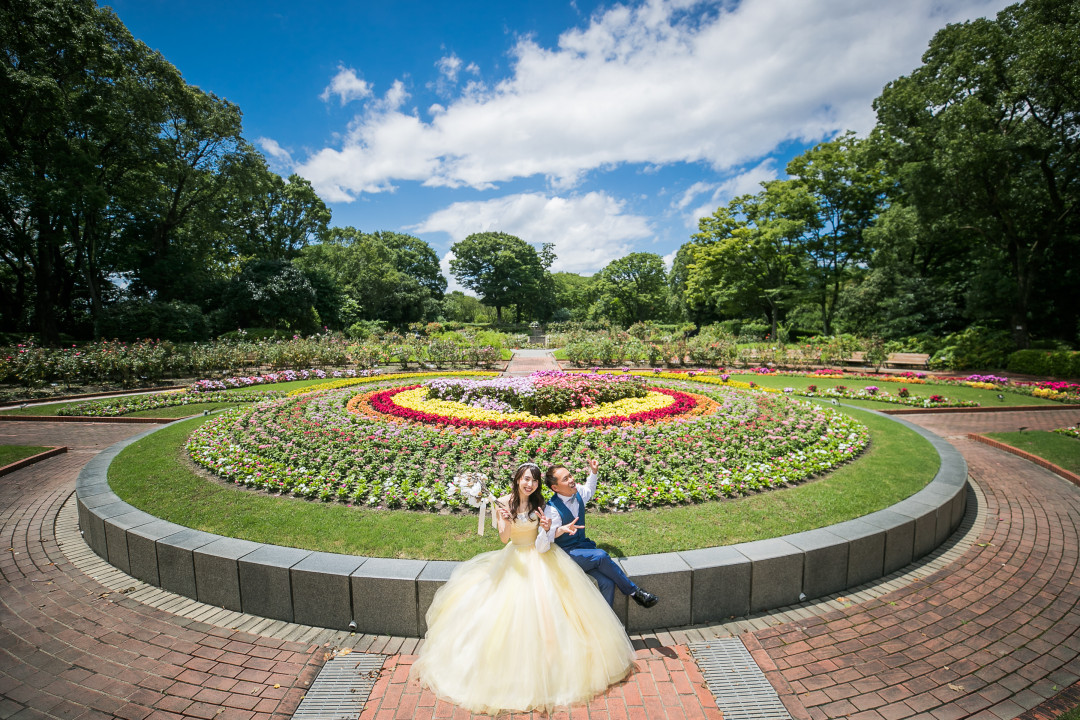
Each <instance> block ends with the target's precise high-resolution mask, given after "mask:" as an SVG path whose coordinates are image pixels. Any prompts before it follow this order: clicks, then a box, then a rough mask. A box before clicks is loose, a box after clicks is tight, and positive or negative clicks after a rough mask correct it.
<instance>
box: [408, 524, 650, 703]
mask: <svg viewBox="0 0 1080 720" xmlns="http://www.w3.org/2000/svg"><path fill="white" fill-rule="evenodd" d="M426 617H427V625H428V630H427V635H426V637H425V641H424V645H423V646H422V647H421V650H420V657H419V658H417V661H416V663H415V664H414V665H413V668H412V677H414V678H416V679H418V680H419V681H420V682H421V683H422V684H423V685H425V686H426V687H428V688H430V689H431V690H432V691H433V692H434V693H435V694H436V695H437V696H438V697H440V698H442V699H444V700H447V701H449V702H452V703H454V704H455V705H458V706H460V707H463V708H466V709H467V710H470V711H472V712H475V713H486V714H491V715H494V714H497V713H498V712H500V711H518V712H524V711H529V710H543V711H550V710H551V709H552V708H554V707H556V706H560V705H572V704H574V703H579V702H584V701H587V700H589V699H590V698H592V697H593V696H594V695H596V694H597V693H600V692H602V691H603V690H604V689H605V688H607V687H608V686H609V685H611V684H613V683H616V682H618V681H620V680H622V679H623V678H625V677H626V676H627V675H628V674H629V673H630V671H631V670H632V669H633V666H634V649H633V646H632V645H631V644H630V640H629V638H627V636H626V632H625V631H624V630H623V627H622V624H621V623H620V622H619V619H618V618H617V617H616V616H615V613H614V612H613V611H612V609H611V608H610V607H609V606H608V604H607V603H606V602H605V601H604V598H603V597H602V596H601V595H600V592H599V591H598V590H597V589H596V586H595V585H594V584H593V581H592V579H591V578H589V577H588V576H587V575H586V574H585V573H584V572H583V571H582V570H581V568H579V567H578V566H577V564H576V563H575V562H574V561H573V560H571V559H570V556H569V555H567V554H566V553H565V552H564V551H563V550H561V549H560V548H558V547H557V546H553V547H552V548H551V549H550V550H548V551H547V552H545V553H541V552H537V550H536V549H535V548H534V547H533V546H532V545H531V544H530V545H515V544H513V543H508V544H507V545H506V546H505V547H504V548H503V549H502V550H496V551H494V552H489V553H483V554H481V555H477V556H476V557H474V558H472V559H471V560H469V561H468V562H465V563H463V564H462V565H460V566H459V567H458V568H457V569H456V570H455V571H454V573H453V575H452V576H451V577H450V580H449V581H448V582H447V583H446V584H445V585H443V587H441V588H440V589H439V591H438V592H437V593H436V594H435V598H434V600H433V601H432V604H431V607H430V609H429V610H428V612H427V616H426Z"/></svg>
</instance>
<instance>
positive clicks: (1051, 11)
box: [874, 0, 1080, 347]
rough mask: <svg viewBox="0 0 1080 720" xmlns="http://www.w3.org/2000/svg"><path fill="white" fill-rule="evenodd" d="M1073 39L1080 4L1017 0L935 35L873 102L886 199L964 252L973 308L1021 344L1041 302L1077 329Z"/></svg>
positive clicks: (1077, 51)
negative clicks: (888, 174)
mask: <svg viewBox="0 0 1080 720" xmlns="http://www.w3.org/2000/svg"><path fill="white" fill-rule="evenodd" d="M1078 37H1080V3H1077V2H1075V0H1027V2H1024V3H1022V4H1017V5H1012V6H1009V7H1008V8H1006V9H1005V10H1003V11H1002V12H1000V13H999V14H998V15H997V17H996V18H995V19H992V20H990V19H978V20H973V21H970V22H966V23H962V24H956V25H949V26H947V27H946V28H944V29H943V30H941V31H939V32H938V33H937V34H936V35H935V36H934V38H933V40H932V41H931V43H930V47H929V49H928V50H927V52H926V54H925V55H924V56H923V65H922V66H920V67H919V68H917V69H916V70H915V71H914V72H913V73H912V74H911V75H909V76H906V77H901V78H899V79H897V80H895V81H894V82H892V83H889V85H887V86H886V87H885V90H884V91H883V92H882V94H881V96H880V97H879V98H878V99H877V100H876V101H875V102H874V108H875V110H876V111H877V114H878V132H879V133H880V134H881V136H882V139H883V141H884V144H885V145H886V146H887V148H888V161H889V163H890V166H891V170H892V172H893V173H894V174H895V175H896V177H897V178H898V179H899V184H900V192H899V194H898V197H897V198H896V201H897V202H899V203H902V204H906V205H910V206H911V207H912V208H914V209H915V211H916V213H917V216H918V220H919V223H920V225H921V230H922V232H924V233H925V234H927V235H929V236H932V237H933V240H934V242H937V243H940V244H943V245H961V246H962V247H963V248H964V249H966V250H967V253H968V255H969V257H970V258H971V263H970V264H971V267H972V268H973V270H974V277H973V279H972V291H971V292H969V293H968V300H969V303H972V304H974V305H975V307H969V308H968V311H969V313H971V314H978V313H980V312H983V313H992V314H994V315H996V316H997V317H998V318H1000V319H1001V320H1003V321H1005V322H1006V323H1007V324H1008V327H1009V328H1010V329H1011V330H1012V332H1013V336H1014V339H1015V341H1016V343H1017V345H1018V346H1020V347H1027V346H1028V344H1029V341H1030V334H1031V327H1032V323H1033V322H1034V323H1036V324H1040V323H1041V322H1044V321H1042V320H1041V318H1043V317H1045V315H1046V311H1047V310H1052V311H1053V312H1054V313H1055V314H1057V313H1064V314H1066V316H1067V319H1068V324H1069V325H1071V329H1072V331H1073V332H1075V328H1076V319H1077V309H1076V303H1075V297H1074V295H1073V300H1071V301H1069V300H1067V297H1068V296H1069V294H1074V293H1075V287H1076V285H1075V283H1076V281H1077V279H1080V278H1078V277H1077V275H1078V273H1077V263H1076V260H1075V258H1076V257H1078V254H1077V250H1078V249H1080V248H1078V237H1080V232H1078V230H1080V225H1078V223H1080V216H1078V212H1077V205H1078V201H1080V154H1078V150H1080V70H1078V68H1080V43H1078V42H1077V38H1078ZM1070 258H1072V259H1070ZM1063 280H1066V281H1067V283H1068V284H1064V283H1063ZM1040 305H1041V307H1039V306H1040ZM1040 310H1041V311H1042V312H1038V311H1040Z"/></svg>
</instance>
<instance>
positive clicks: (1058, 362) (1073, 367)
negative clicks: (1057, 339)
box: [1008, 350, 1080, 378]
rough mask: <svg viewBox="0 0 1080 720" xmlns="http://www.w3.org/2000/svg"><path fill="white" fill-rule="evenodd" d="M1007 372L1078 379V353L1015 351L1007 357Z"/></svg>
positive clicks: (1079, 376) (1079, 362) (1079, 370)
mask: <svg viewBox="0 0 1080 720" xmlns="http://www.w3.org/2000/svg"><path fill="white" fill-rule="evenodd" d="M1008 369H1009V372H1014V373H1023V374H1024V375H1044V376H1050V377H1056V378H1080V352H1072V351H1068V350H1017V351H1016V352H1014V353H1013V354H1011V355H1009V361H1008Z"/></svg>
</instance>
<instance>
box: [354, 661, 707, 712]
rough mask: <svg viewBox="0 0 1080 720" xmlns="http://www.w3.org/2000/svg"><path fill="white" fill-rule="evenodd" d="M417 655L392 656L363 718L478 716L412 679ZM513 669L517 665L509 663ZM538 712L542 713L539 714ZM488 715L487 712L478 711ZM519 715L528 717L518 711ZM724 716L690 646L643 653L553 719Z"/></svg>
mask: <svg viewBox="0 0 1080 720" xmlns="http://www.w3.org/2000/svg"><path fill="white" fill-rule="evenodd" d="M415 659H416V656H415V655H393V656H390V657H388V658H387V659H386V662H385V664H384V665H383V674H382V676H381V677H380V679H379V681H378V682H377V683H376V685H375V688H374V689H373V690H372V693H371V695H370V697H369V698H368V702H367V705H366V706H365V707H364V712H363V714H361V715H360V720H376V719H377V720H391V719H397V720H432V718H435V719H436V720H438V719H440V718H453V720H464V719H465V718H469V717H474V716H472V715H471V713H469V712H468V711H466V710H462V709H461V708H457V707H454V706H453V705H450V704H449V703H447V702H444V701H442V700H438V699H437V698H436V697H435V696H434V695H433V694H432V693H431V691H429V690H424V689H422V688H421V687H420V685H419V684H418V683H416V682H415V681H414V682H409V680H408V676H409V670H410V668H411V667H412V663H413V661H414V660H415ZM508 670H509V671H511V672H512V668H508ZM533 715H534V716H539V714H536V713H534V714H533ZM476 717H484V716H476ZM514 717H526V715H524V714H514ZM586 718H588V720H646V718H668V719H669V720H676V719H678V720H684V719H685V720H723V714H722V713H721V712H720V711H719V710H718V709H717V707H716V701H715V700H713V697H712V694H711V693H710V692H709V690H708V688H707V687H706V686H705V683H704V680H703V678H702V676H701V672H700V671H699V670H698V668H697V665H696V664H695V663H694V661H693V659H692V658H691V657H690V655H689V653H688V652H687V650H686V647H685V646H675V647H659V648H652V649H646V650H638V652H637V669H636V671H635V672H634V673H633V674H632V675H631V676H630V677H629V678H628V679H627V680H626V681H625V682H622V683H620V684H618V685H615V686H613V687H610V688H608V690H607V692H606V693H604V694H603V695H601V696H599V697H596V698H593V700H592V701H591V702H590V703H589V704H588V706H587V707H580V706H575V707H573V708H563V709H561V710H557V711H556V712H554V713H552V714H551V720H585V719H586Z"/></svg>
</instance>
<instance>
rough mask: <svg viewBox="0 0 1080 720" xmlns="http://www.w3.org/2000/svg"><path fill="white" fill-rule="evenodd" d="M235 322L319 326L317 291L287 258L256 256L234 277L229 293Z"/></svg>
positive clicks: (307, 328) (305, 329) (295, 327)
mask: <svg viewBox="0 0 1080 720" xmlns="http://www.w3.org/2000/svg"><path fill="white" fill-rule="evenodd" d="M225 310H226V313H227V315H228V318H229V319H230V320H231V321H232V323H233V324H235V325H237V326H240V327H244V326H248V327H250V326H252V325H255V326H259V327H269V328H285V329H288V330H293V331H296V332H299V333H310V332H314V331H316V330H319V325H318V323H319V321H320V320H321V318H319V317H318V315H317V313H316V312H315V291H314V290H313V289H312V287H311V283H309V282H308V280H307V278H306V277H304V274H303V273H302V272H301V271H300V269H299V268H297V267H294V266H293V264H292V263H290V262H288V261H287V260H256V261H254V262H251V263H248V264H247V265H246V266H245V267H244V269H243V271H242V272H241V273H240V275H239V276H238V277H237V278H236V279H235V280H233V282H232V283H231V284H230V286H229V289H228V291H227V293H226V297H225Z"/></svg>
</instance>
